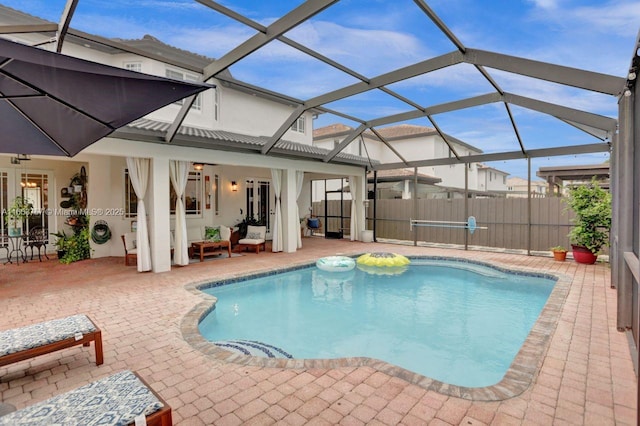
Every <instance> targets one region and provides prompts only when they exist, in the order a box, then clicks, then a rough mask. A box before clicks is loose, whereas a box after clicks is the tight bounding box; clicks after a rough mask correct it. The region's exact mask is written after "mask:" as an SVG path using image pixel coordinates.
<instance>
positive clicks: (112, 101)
mask: <svg viewBox="0 0 640 426" xmlns="http://www.w3.org/2000/svg"><path fill="white" fill-rule="evenodd" d="M212 87H215V86H212V85H208V84H203V83H190V82H184V81H176V80H171V79H168V78H164V77H158V76H152V75H147V74H141V73H137V72H133V71H128V70H124V69H121V68H115V67H111V66H107V65H103V64H98V63H95V62H90V61H85V60H83V59H78V58H74V57H71V56H66V55H62V54H59V53H54V52H50V51H47V50H42V49H39V48H35V47H30V46H25V45H22V44H19V43H14V42H12V41H9V40H5V39H0V152H5V153H13V154H40V155H63V156H74V155H75V154H77V153H78V152H80V151H81V150H82V149H84V148H85V147H87V146H89V145H91V144H92V143H94V142H96V141H98V140H99V139H100V138H103V137H105V136H107V135H109V134H110V133H111V132H113V131H114V130H116V129H117V128H119V127H122V126H124V125H126V124H127V123H130V122H131V121H133V120H136V119H138V118H140V117H142V116H144V115H146V114H148V113H150V112H152V111H154V110H157V109H158V108H161V107H163V106H165V105H169V104H171V103H173V102H175V101H177V100H180V99H182V98H184V97H187V96H190V95H194V94H197V93H199V92H202V91H203V90H206V89H208V88H212Z"/></svg>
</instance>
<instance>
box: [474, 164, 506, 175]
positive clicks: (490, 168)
mask: <svg viewBox="0 0 640 426" xmlns="http://www.w3.org/2000/svg"><path fill="white" fill-rule="evenodd" d="M478 170H493V171H495V172H498V173H500V174H503V175H505V176H508V175H509V173H507V172H505V171H502V170H500V169H496V168H495V167H491V166H487V165H486V164H482V163H479V164H478Z"/></svg>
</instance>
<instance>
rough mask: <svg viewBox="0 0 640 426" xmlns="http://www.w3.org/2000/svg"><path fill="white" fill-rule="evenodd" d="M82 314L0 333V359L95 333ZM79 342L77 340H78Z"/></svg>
mask: <svg viewBox="0 0 640 426" xmlns="http://www.w3.org/2000/svg"><path fill="white" fill-rule="evenodd" d="M96 330H97V329H96V327H95V325H94V324H93V322H91V320H90V319H89V318H88V317H87V316H86V315H83V314H79V315H73V316H70V317H66V318H61V319H56V320H51V321H46V322H41V323H38V324H32V325H28V326H26V327H20V328H14V329H11V330H6V331H1V332H0V357H2V356H5V355H10V354H13V353H16V352H21V351H25V350H28V349H33V348H37V347H40V346H43V345H47V344H49V343H54V342H58V341H61V340H65V339H68V338H71V337H76V336H78V334H80V335H83V334H86V333H91V332H94V331H96ZM78 340H79V339H78Z"/></svg>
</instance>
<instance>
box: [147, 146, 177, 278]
mask: <svg viewBox="0 0 640 426" xmlns="http://www.w3.org/2000/svg"><path fill="white" fill-rule="evenodd" d="M147 191H148V197H149V201H148V205H149V207H148V214H149V239H150V244H151V264H152V265H153V272H167V271H170V270H171V242H170V236H169V229H170V226H171V223H170V213H169V159H168V158H152V159H151V178H150V186H149V189H148V190H147Z"/></svg>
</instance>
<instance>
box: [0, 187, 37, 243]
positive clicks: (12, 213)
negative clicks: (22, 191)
mask: <svg viewBox="0 0 640 426" xmlns="http://www.w3.org/2000/svg"><path fill="white" fill-rule="evenodd" d="M32 212H33V204H31V203H30V202H29V200H28V199H27V198H25V197H22V196H18V197H16V198H14V199H13V201H12V202H11V205H10V206H9V207H8V208H7V210H6V212H5V214H4V220H5V223H6V224H7V227H8V232H9V236H11V237H18V236H20V235H22V223H23V222H24V220H25V219H27V218H28V217H29V216H31V213H32Z"/></svg>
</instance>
